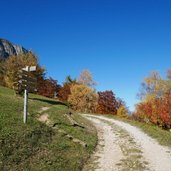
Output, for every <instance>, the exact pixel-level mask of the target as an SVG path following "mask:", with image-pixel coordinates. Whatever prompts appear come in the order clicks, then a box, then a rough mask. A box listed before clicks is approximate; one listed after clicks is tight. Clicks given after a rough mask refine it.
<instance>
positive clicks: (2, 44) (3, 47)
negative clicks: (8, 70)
mask: <svg viewBox="0 0 171 171" xmlns="http://www.w3.org/2000/svg"><path fill="white" fill-rule="evenodd" d="M27 52H28V50H26V49H25V48H23V47H22V46H19V45H15V44H13V43H11V42H9V41H8V40H5V39H0V59H6V58H8V56H10V55H19V54H20V53H27Z"/></svg>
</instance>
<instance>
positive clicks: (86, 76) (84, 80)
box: [77, 70, 97, 87]
mask: <svg viewBox="0 0 171 171" xmlns="http://www.w3.org/2000/svg"><path fill="white" fill-rule="evenodd" d="M77 82H78V83H79V84H83V85H85V86H88V87H94V86H95V85H96V84H97V83H96V82H95V81H94V80H93V76H92V73H91V72H90V71H89V70H83V71H82V72H81V74H80V76H79V77H78V79H77Z"/></svg>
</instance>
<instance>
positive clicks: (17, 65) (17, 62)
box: [4, 52, 45, 88]
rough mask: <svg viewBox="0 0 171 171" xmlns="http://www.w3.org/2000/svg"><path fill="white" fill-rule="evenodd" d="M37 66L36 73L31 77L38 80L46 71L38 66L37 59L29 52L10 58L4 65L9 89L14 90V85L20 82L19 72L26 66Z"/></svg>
mask: <svg viewBox="0 0 171 171" xmlns="http://www.w3.org/2000/svg"><path fill="white" fill-rule="evenodd" d="M33 65H34V66H37V69H36V71H35V72H32V73H31V75H32V76H34V77H36V78H37V79H38V78H41V77H43V76H44V71H45V70H44V69H43V68H42V67H40V65H39V64H38V59H37V57H36V56H35V55H34V54H33V53H31V52H29V53H27V54H20V55H18V56H10V57H9V58H8V59H7V60H6V61H5V64H4V68H5V71H4V81H5V85H6V86H7V87H9V88H13V86H14V83H16V82H18V71H19V70H21V69H22V68H24V67H26V66H33Z"/></svg>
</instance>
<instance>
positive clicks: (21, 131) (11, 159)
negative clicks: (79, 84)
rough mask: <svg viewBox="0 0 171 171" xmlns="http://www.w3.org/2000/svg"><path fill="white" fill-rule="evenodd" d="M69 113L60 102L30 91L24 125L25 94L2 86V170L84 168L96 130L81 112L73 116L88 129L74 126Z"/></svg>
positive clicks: (0, 160) (0, 129)
mask: <svg viewBox="0 0 171 171" xmlns="http://www.w3.org/2000/svg"><path fill="white" fill-rule="evenodd" d="M68 112H69V109H68V107H67V106H65V105H64V104H61V103H60V102H57V101H55V100H51V99H48V98H45V97H42V96H38V95H33V94H30V95H29V116H28V123H27V124H24V123H23V97H20V96H15V95H14V92H13V90H11V89H8V88H4V87H0V170H32V171H34V170H55V171H57V170H59V171H61V170H62V171H65V170H66V171H68V170H70V171H72V170H73V171H76V170H81V168H82V166H83V163H84V162H85V161H86V160H87V158H88V157H89V155H90V153H92V151H93V149H94V147H95V145H96V141H97V139H96V131H95V129H94V127H92V126H91V125H90V123H89V122H88V121H87V120H86V119H83V118H82V117H81V116H80V115H78V114H73V118H74V119H75V120H76V121H77V122H78V123H79V124H81V125H83V126H84V127H85V128H81V127H73V126H72V125H71V123H70V122H69V120H68V118H67V117H66V115H64V114H65V113H68ZM42 116H46V118H45V120H43V117H42ZM39 120H41V121H42V122H41V121H39ZM72 137H74V139H76V140H80V141H81V142H84V143H86V144H87V147H86V148H85V147H84V146H83V145H81V144H80V143H78V142H77V141H75V142H74V141H73V140H71V139H72Z"/></svg>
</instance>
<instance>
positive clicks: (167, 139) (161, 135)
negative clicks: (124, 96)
mask: <svg viewBox="0 0 171 171" xmlns="http://www.w3.org/2000/svg"><path fill="white" fill-rule="evenodd" d="M106 116H108V117H110V118H114V119H117V120H121V121H124V122H127V123H129V124H131V125H133V126H136V127H138V128H140V129H141V130H143V131H144V132H145V133H146V134H147V135H149V136H150V137H152V138H154V139H156V140H157V141H158V142H159V144H161V145H164V146H168V147H171V132H170V131H167V130H163V129H162V128H160V127H158V126H155V125H153V124H147V123H142V122H138V121H135V120H131V119H124V118H119V117H117V116H113V115H106Z"/></svg>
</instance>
